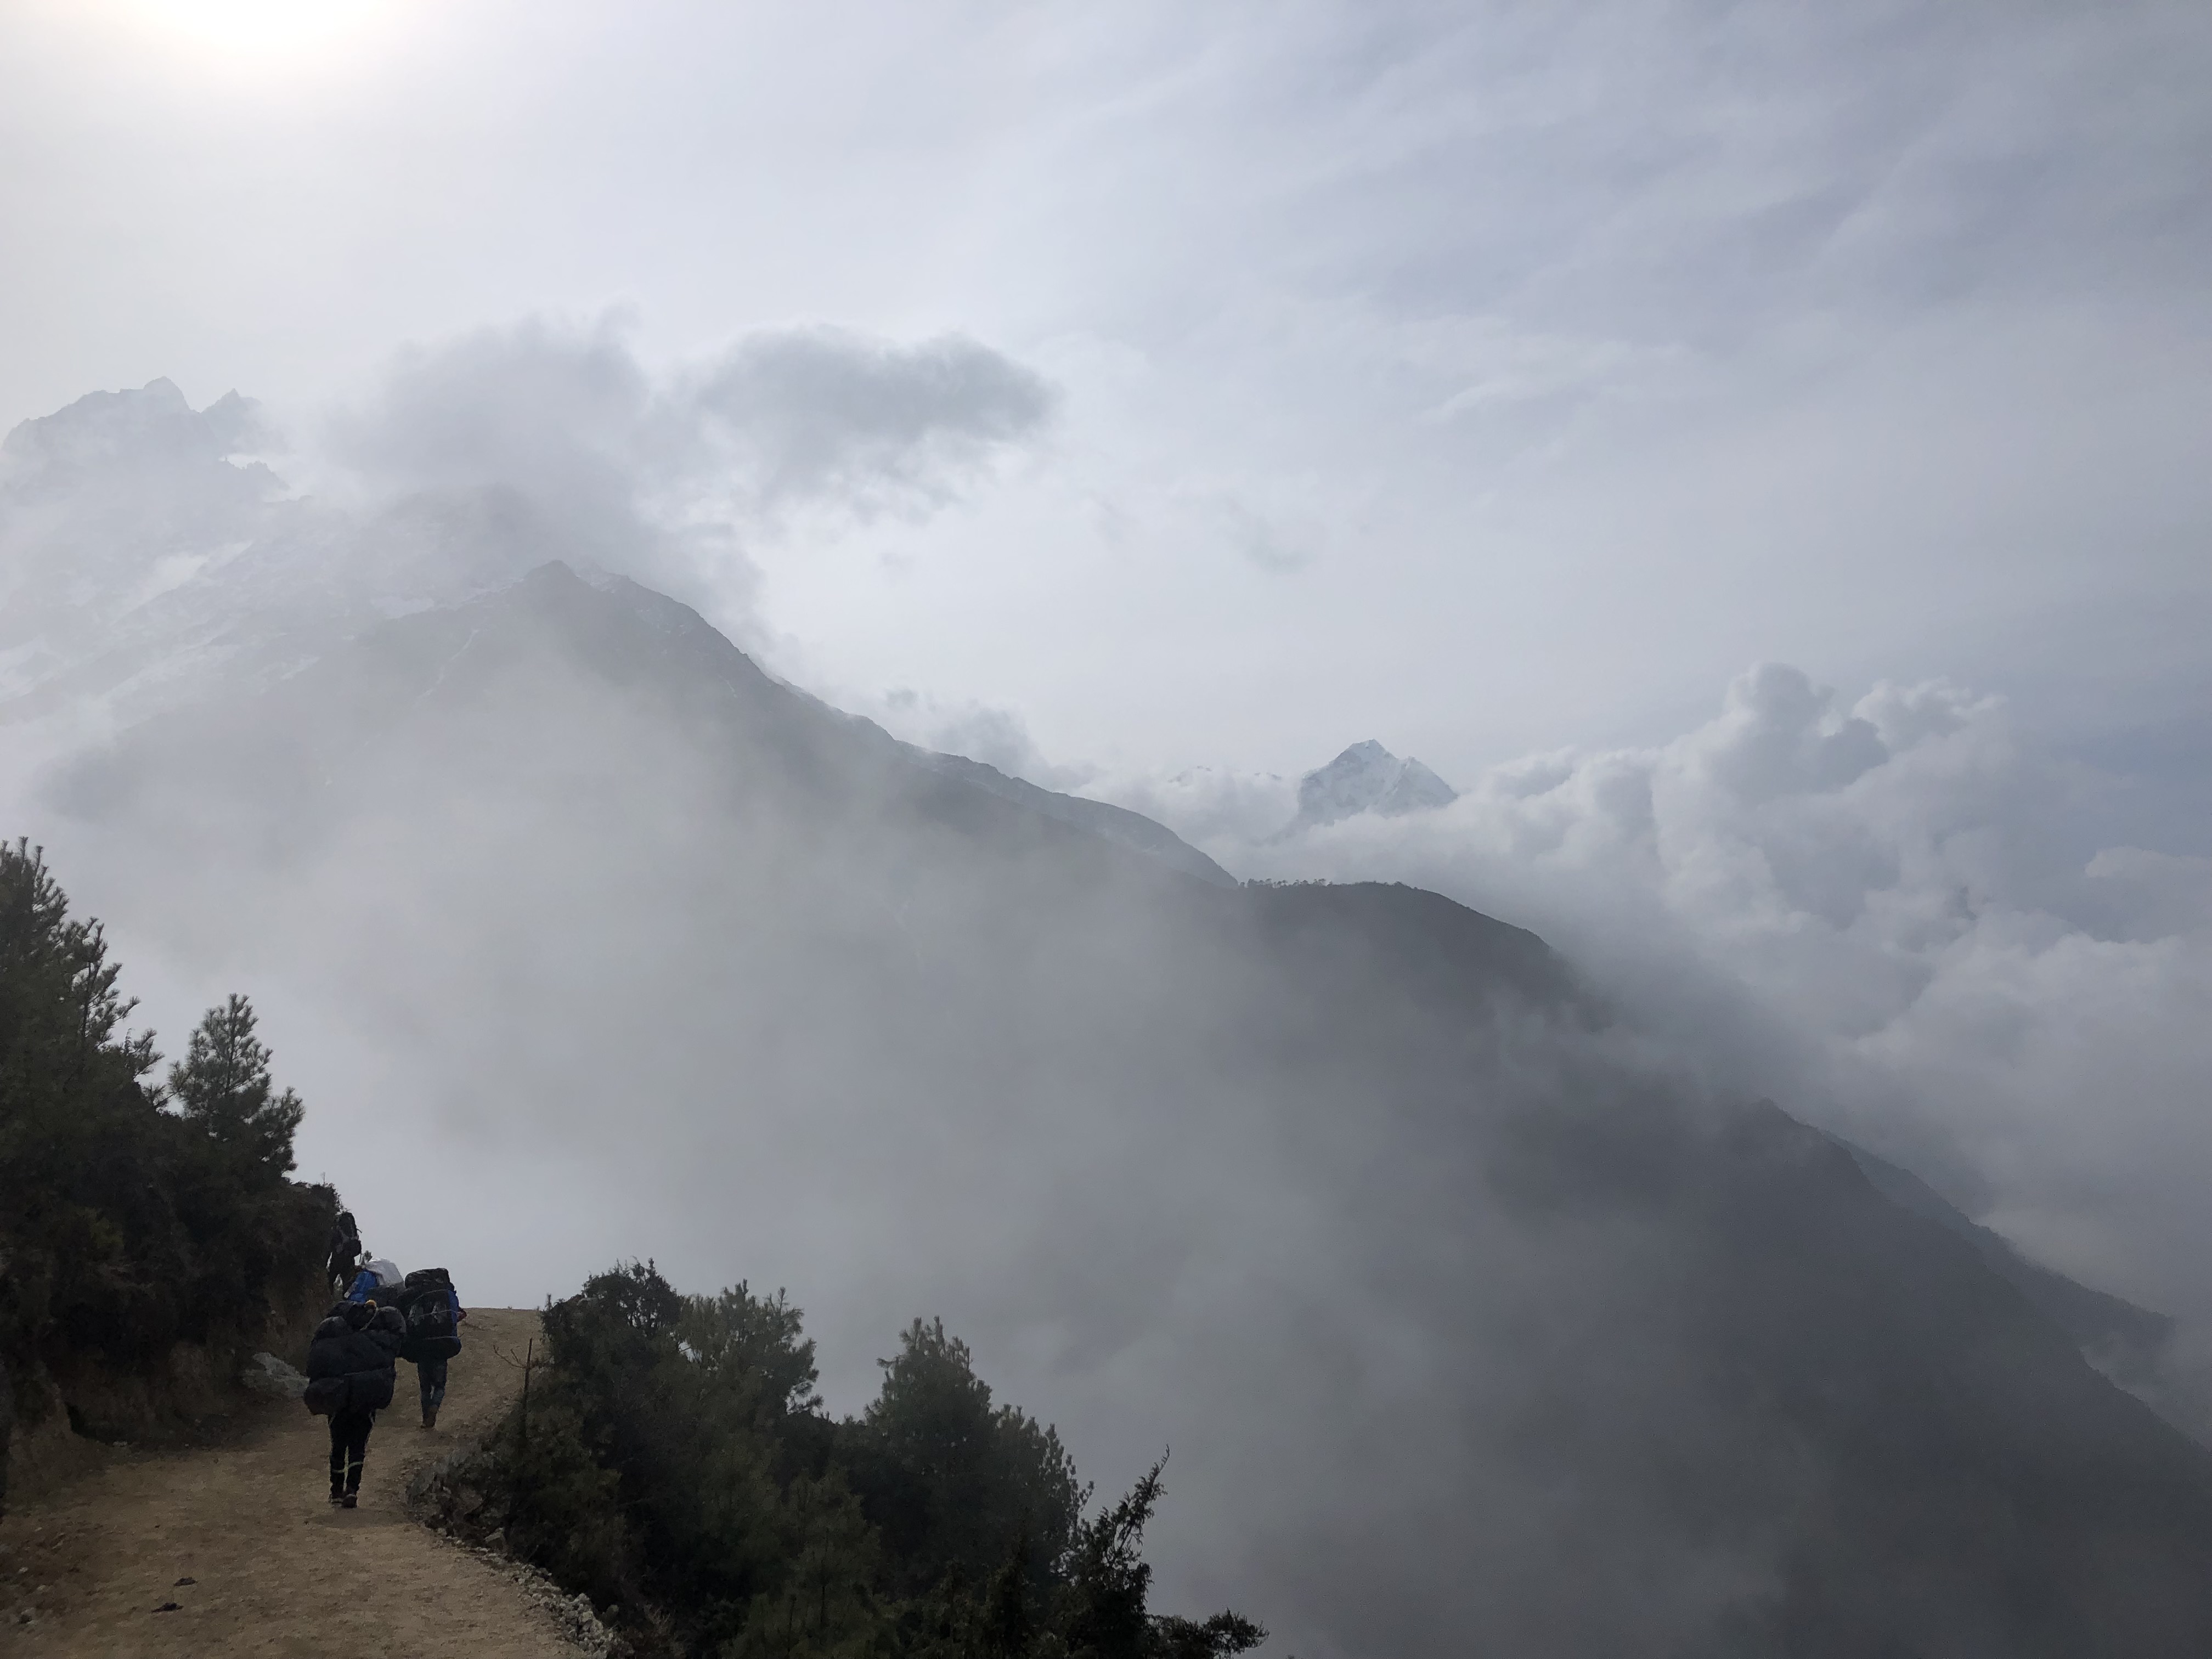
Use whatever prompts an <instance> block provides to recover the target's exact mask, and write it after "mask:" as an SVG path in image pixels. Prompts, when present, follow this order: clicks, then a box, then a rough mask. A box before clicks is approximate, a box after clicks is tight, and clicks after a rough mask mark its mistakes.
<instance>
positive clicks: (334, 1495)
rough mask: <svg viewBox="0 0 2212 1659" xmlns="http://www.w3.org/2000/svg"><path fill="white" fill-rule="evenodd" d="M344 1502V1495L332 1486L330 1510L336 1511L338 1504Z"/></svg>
mask: <svg viewBox="0 0 2212 1659" xmlns="http://www.w3.org/2000/svg"><path fill="white" fill-rule="evenodd" d="M344 1502H345V1493H344V1492H342V1491H340V1490H339V1489H338V1488H337V1487H336V1486H332V1487H331V1508H332V1509H336V1508H337V1506H338V1505H339V1504H343V1503H344Z"/></svg>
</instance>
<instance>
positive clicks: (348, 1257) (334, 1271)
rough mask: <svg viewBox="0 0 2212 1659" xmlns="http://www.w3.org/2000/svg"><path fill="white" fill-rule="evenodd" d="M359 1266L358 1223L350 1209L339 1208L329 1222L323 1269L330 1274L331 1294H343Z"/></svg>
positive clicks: (359, 1242)
mask: <svg viewBox="0 0 2212 1659" xmlns="http://www.w3.org/2000/svg"><path fill="white" fill-rule="evenodd" d="M360 1266H361V1227H360V1225H359V1224H358V1223H356V1221H355V1220H354V1218H353V1212H352V1211H351V1210H340V1211H339V1212H338V1213H337V1219H336V1220H335V1221H333V1222H331V1255H330V1261H329V1263H328V1265H327V1266H326V1267H325V1269H324V1271H325V1273H328V1274H329V1275H330V1280H331V1295H333V1296H343V1295H344V1294H345V1293H346V1287H347V1286H348V1285H351V1284H352V1283H353V1279H354V1274H355V1273H356V1271H357V1270H358V1269H359V1267H360Z"/></svg>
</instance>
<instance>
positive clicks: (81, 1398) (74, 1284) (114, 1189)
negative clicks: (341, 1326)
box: [0, 842, 331, 1467]
mask: <svg viewBox="0 0 2212 1659" xmlns="http://www.w3.org/2000/svg"><path fill="white" fill-rule="evenodd" d="M120 972H121V969H120V967H119V965H118V963H114V962H112V961H110V960H109V959H108V956H107V945H106V939H105V937H104V936H103V934H102V933H101V931H100V927H99V925H98V924H97V923H96V922H91V921H84V920H82V919H80V918H73V917H71V916H70V914H69V903H68V900H67V897H66V896H65V895H64V892H63V890H62V889H61V887H60V885H59V884H58V883H57V882H56V880H55V879H54V878H53V876H52V873H51V872H49V871H48V870H47V868H46V861H45V858H44V854H42V853H41V852H40V851H37V850H34V849H33V848H30V847H29V846H28V845H27V844H26V843H24V842H16V843H15V845H13V846H0V1359H4V1361H5V1366H6V1375H7V1377H8V1379H9V1383H10V1384H11V1390H10V1392H11V1402H10V1403H11V1405H12V1407H13V1409H14V1415H15V1419H16V1421H17V1423H18V1425H20V1426H21V1427H22V1428H24V1429H27V1430H28V1429H36V1428H38V1427H40V1426H41V1425H45V1424H46V1423H48V1422H49V1421H50V1420H52V1419H57V1418H65V1419H66V1420H67V1422H68V1424H69V1425H70V1428H71V1429H73V1430H74V1431H77V1432H80V1433H82V1434H87V1435H91V1436H94V1437H99V1438H102V1439H108V1438H122V1437H133V1438H136V1437H143V1436H145V1435H147V1434H149V1433H153V1434H159V1433H160V1432H161V1431H162V1430H163V1429H165V1428H170V1427H174V1426H175V1425H176V1424H177V1422H178V1420H179V1419H183V1418H185V1417H189V1416H190V1415H191V1413H193V1412H194V1411H195V1410H198V1411H207V1410H211V1409H214V1408H216V1407H219V1406H220V1405H221V1404H222V1398H221V1392H220V1390H221V1387H222V1383H223V1382H224V1381H225V1380H226V1379H228V1377H229V1376H231V1375H232V1374H233V1373H234V1370H235V1369H236V1365H235V1361H236V1360H237V1359H238V1358H240V1357H242V1355H243V1354H244V1353H245V1352H246V1351H248V1350H249V1349H250V1347H251V1346H253V1345H255V1344H257V1343H261V1342H264V1341H265V1340H269V1338H270V1332H271V1330H272V1328H282V1327H283V1325H284V1323H285V1322H286V1320H287V1318H288V1317H289V1316H297V1315H299V1314H300V1313H301V1312H303V1311H307V1312H312V1311H313V1310H314V1308H315V1307H316V1306H317V1305H318V1297H319V1293H320V1292H321V1291H323V1290H324V1289H325V1286H324V1285H323V1283H322V1252H323V1247H324V1243H325V1235H326V1233H327V1231H328V1228H329V1223H330V1218H331V1192H330V1189H329V1188H321V1187H307V1186H301V1185H300V1184H299V1183H297V1182H292V1181H290V1180H288V1179H287V1178H286V1177H287V1176H288V1174H289V1171H290V1170H291V1168H292V1136H293V1131H294V1130H295V1128H296V1127H298V1125H299V1121H300V1113H301V1107H300V1103H299V1101H298V1100H297V1098H296V1097H294V1096H293V1095H292V1094H291V1093H290V1092H289V1091H285V1092H283V1093H278V1092H276V1091H275V1090H274V1089H273V1087H272V1085H271V1084H270V1076H269V1054H268V1052H267V1050H266V1049H265V1048H263V1046H262V1045H261V1043H260V1042H259V1040H258V1037H257V1036H256V1035H255V1030H254V1015H253V1010H252V1006H251V1005H250V1004H249V1003H247V1001H246V1000H245V999H244V998H243V997H236V996H234V997H232V998H230V999H229V1000H228V1002H226V1003H225V1004H224V1005H223V1006H222V1007H219V1008H216V1009H213V1010H211V1011H210V1012H209V1014H208V1016H207V1018H206V1019H205V1020H204V1021H203V1022H202V1023H201V1024H200V1026H199V1029H198V1030H196V1031H194V1032H193V1033H192V1035H191V1039H190V1042H189V1043H188V1045H187V1048H186V1052H185V1056H184V1058H183V1059H182V1060H179V1062H178V1063H176V1064H175V1065H173V1066H171V1067H170V1068H169V1069H168V1072H167V1077H166V1079H160V1080H157V1079H156V1077H155V1071H156V1067H157V1066H158V1064H159V1061H160V1059H161V1056H160V1055H159V1054H156V1053H155V1050H154V1039H153V1037H152V1036H151V1035H150V1034H149V1033H145V1032H132V1031H131V1030H128V1029H127V1028H126V1027H125V1020H126V1019H127V1018H128V1017H129V1015H130V1013H131V1006H132V1005H131V1003H130V1002H129V1001H128V1000H125V998H124V997H123V995H122V994H121V993H120V992H119V991H118V988H117V981H118V976H119V975H120ZM5 1454H6V1448H5V1446H4V1445H0V1467H4V1465H5V1463H6V1461H7V1458H6V1455H5Z"/></svg>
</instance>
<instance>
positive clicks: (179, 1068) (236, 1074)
mask: <svg viewBox="0 0 2212 1659" xmlns="http://www.w3.org/2000/svg"><path fill="white" fill-rule="evenodd" d="M253 1032H254V1018H253V1005H252V1003H251V1002H249V1001H247V1000H246V999H245V998H244V997H242V996H240V995H238V994H236V993H233V994H232V995H231V997H230V999H229V1000H228V1001H227V1002H226V1003H224V1004H223V1005H222V1006H221V1007H217V1008H210V1009H209V1010H208V1012H207V1018H204V1019H203V1020H202V1021H200V1024H199V1029H198V1030H196V1031H194V1032H193V1033H192V1036H191V1044H190V1046H189V1047H188V1048H186V1049H185V1058H184V1059H183V1060H181V1061H180V1062H179V1063H178V1064H177V1065H174V1066H171V1067H170V1068H169V1097H170V1098H171V1099H172V1100H173V1101H174V1102H175V1103H176V1107H177V1113H178V1115H179V1116H180V1117H182V1118H183V1119H184V1120H185V1122H187V1123H189V1124H191V1125H193V1126H194V1127H197V1128H199V1129H200V1130H202V1131H203V1132H204V1133H206V1134H207V1136H208V1137H209V1139H211V1140H213V1141H215V1142H216V1144H217V1145H218V1146H222V1148H224V1149H225V1150H226V1151H228V1152H234V1153H235V1154H237V1155H238V1156H239V1158H240V1159H241V1161H243V1162H245V1163H247V1164H254V1165H258V1166H259V1167H261V1168H262V1169H264V1170H267V1171H268V1172H269V1173H270V1175H275V1176H281V1175H285V1174H288V1173H289V1171H290V1170H291V1168H292V1162H293V1159H292V1137H293V1134H294V1133H295V1132H296V1131H297V1130H298V1128H299V1127H300V1117H301V1112H302V1110H303V1108H302V1107H301V1103H300V1097H299V1096H298V1095H296V1094H295V1093H294V1092H293V1091H291V1090H289V1089H287V1090H285V1091H284V1092H283V1094H281V1095H274V1096H273V1097H272V1091H273V1090H274V1088H275V1085H274V1084H273V1083H272V1082H271V1081H270V1076H269V1050H268V1049H267V1048H264V1047H263V1046H262V1044H261V1042H260V1039H259V1038H258V1037H256V1036H254V1034H253Z"/></svg>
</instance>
